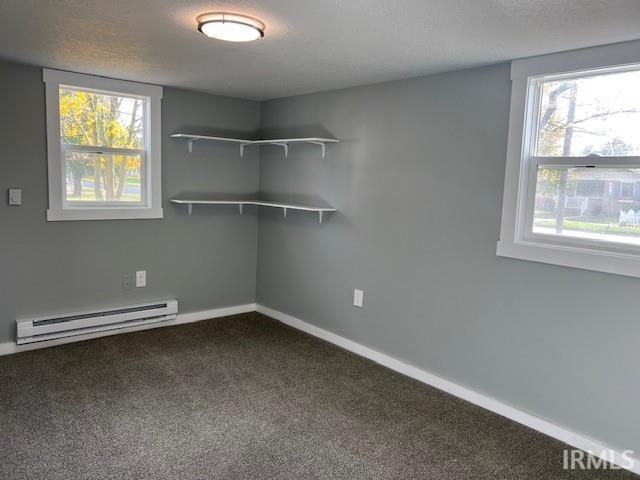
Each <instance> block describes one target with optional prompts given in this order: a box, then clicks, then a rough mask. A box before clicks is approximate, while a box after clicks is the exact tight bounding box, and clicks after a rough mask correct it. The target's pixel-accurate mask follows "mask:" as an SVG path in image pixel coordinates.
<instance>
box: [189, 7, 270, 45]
mask: <svg viewBox="0 0 640 480" xmlns="http://www.w3.org/2000/svg"><path fill="white" fill-rule="evenodd" d="M196 20H197V22H198V30H200V31H201V32H202V33H204V34H205V35H206V36H207V37H212V38H217V39H218V40H224V41H226V42H251V41H253V40H259V39H261V38H262V37H264V29H265V25H264V23H262V22H261V21H260V20H256V19H255V18H251V17H247V16H245V15H238V14H236V13H223V12H217V13H205V14H203V15H200V16H199V17H198V18H197V19H196Z"/></svg>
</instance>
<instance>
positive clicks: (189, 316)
mask: <svg viewBox="0 0 640 480" xmlns="http://www.w3.org/2000/svg"><path fill="white" fill-rule="evenodd" d="M255 311H256V304H255V303H248V304H246V305H235V306H233V307H222V308H213V309H211V310H201V311H199V312H188V313H179V314H178V316H177V318H176V319H175V320H169V321H167V322H159V323H150V324H148V325H139V326H135V327H125V328H119V329H117V330H106V331H104V332H95V333H88V334H86V335H77V336H74V337H65V338H56V339H55V340H45V341H43V342H35V343H26V344H24V345H17V344H16V343H15V342H5V343H0V355H9V354H12V353H20V352H27V351H29V350H38V349H40V348H47V347H54V346H56V345H64V344H67V343H73V342H82V341H84V340H91V339H92V338H100V337H108V336H111V335H119V334H121V333H129V332H139V331H141V330H150V329H152V328H161V327H170V326H172V325H182V324H184V323H193V322H199V321H201V320H209V319H212V318H220V317H227V316H229V315H237V314H239V313H247V312H255Z"/></svg>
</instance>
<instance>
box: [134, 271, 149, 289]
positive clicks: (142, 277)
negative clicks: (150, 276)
mask: <svg viewBox="0 0 640 480" xmlns="http://www.w3.org/2000/svg"><path fill="white" fill-rule="evenodd" d="M146 286H147V271H146V270H138V271H137V272H136V288H142V287H146Z"/></svg>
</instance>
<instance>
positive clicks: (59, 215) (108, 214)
mask: <svg viewBox="0 0 640 480" xmlns="http://www.w3.org/2000/svg"><path fill="white" fill-rule="evenodd" d="M163 217H164V215H163V211H162V208H158V209H150V208H117V209H116V208H111V209H103V210H99V209H86V210H85V209H75V210H51V209H50V210H47V221H48V222H59V221H68V220H136V219H145V218H163Z"/></svg>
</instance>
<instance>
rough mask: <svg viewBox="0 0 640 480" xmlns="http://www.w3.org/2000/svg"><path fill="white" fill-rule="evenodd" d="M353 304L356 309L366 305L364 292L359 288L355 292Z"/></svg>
mask: <svg viewBox="0 0 640 480" xmlns="http://www.w3.org/2000/svg"><path fill="white" fill-rule="evenodd" d="M353 304H354V305H355V306H356V307H360V308H362V307H363V305H364V292H363V291H362V290H358V289H357V288H356V289H355V290H354V291H353Z"/></svg>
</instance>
